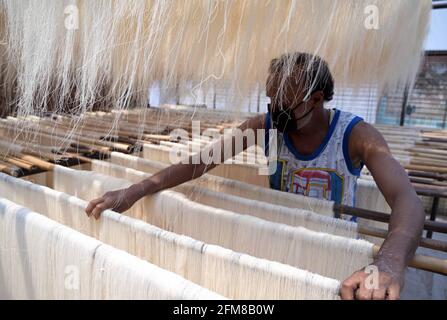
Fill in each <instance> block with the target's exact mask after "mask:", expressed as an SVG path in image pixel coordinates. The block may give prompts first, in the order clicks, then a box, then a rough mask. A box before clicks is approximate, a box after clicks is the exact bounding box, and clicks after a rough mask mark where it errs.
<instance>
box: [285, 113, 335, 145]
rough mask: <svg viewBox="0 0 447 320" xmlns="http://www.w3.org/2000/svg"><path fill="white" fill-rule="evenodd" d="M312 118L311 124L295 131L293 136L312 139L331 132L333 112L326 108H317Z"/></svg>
mask: <svg viewBox="0 0 447 320" xmlns="http://www.w3.org/2000/svg"><path fill="white" fill-rule="evenodd" d="M311 117H312V118H311V119H310V121H309V123H308V124H306V125H305V126H304V127H303V128H301V129H299V130H297V131H295V132H294V133H293V135H297V136H298V137H301V138H303V137H311V136H315V135H316V134H318V133H321V132H324V133H325V134H326V133H327V131H328V130H329V122H330V118H331V112H330V111H329V110H327V109H325V108H324V107H320V108H315V111H314V112H313V114H312V116H311Z"/></svg>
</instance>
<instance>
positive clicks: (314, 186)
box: [288, 168, 344, 203]
mask: <svg viewBox="0 0 447 320" xmlns="http://www.w3.org/2000/svg"><path fill="white" fill-rule="evenodd" d="M288 191H289V192H292V193H295V194H301V195H305V196H307V197H312V198H318V199H326V200H331V201H335V202H336V203H343V192H344V177H343V176H342V175H340V174H338V173H337V171H335V170H334V169H328V168H301V169H298V170H295V171H293V173H292V175H291V181H290V185H289V190H288Z"/></svg>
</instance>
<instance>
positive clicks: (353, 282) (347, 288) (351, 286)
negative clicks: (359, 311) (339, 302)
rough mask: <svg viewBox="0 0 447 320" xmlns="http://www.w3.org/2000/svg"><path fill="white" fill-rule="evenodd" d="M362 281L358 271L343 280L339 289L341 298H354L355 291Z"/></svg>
mask: <svg viewBox="0 0 447 320" xmlns="http://www.w3.org/2000/svg"><path fill="white" fill-rule="evenodd" d="M361 282H362V276H361V274H360V273H359V272H356V273H354V274H353V275H352V276H351V277H349V278H348V279H346V280H345V281H343V283H342V285H341V289H340V296H341V298H342V299H343V300H354V297H355V292H356V291H357V289H358V288H359V286H360V283H361Z"/></svg>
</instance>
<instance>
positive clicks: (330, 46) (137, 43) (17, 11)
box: [0, 0, 431, 121]
mask: <svg viewBox="0 0 447 320" xmlns="http://www.w3.org/2000/svg"><path fill="white" fill-rule="evenodd" d="M0 7H1V10H2V11H3V15H4V18H5V19H4V21H5V37H4V40H3V41H5V42H6V45H5V46H6V55H7V58H6V60H7V64H8V67H7V68H8V70H16V71H17V74H15V73H9V74H8V73H7V74H6V77H4V78H3V82H2V83H1V85H0V87H4V86H6V87H7V88H6V90H7V91H8V92H12V93H14V94H13V95H12V96H7V99H8V100H7V101H6V104H5V105H8V106H9V105H14V106H16V107H17V111H18V114H19V115H26V114H43V113H44V112H46V111H47V110H55V111H57V112H67V111H69V112H70V114H75V113H77V114H79V113H82V112H85V111H86V110H91V109H93V108H95V107H101V108H104V109H112V108H113V109H124V108H129V107H133V106H142V105H145V104H146V103H147V101H148V88H150V87H151V85H153V84H155V83H161V86H162V87H163V89H165V90H166V91H169V90H175V88H177V87H179V90H180V89H181V90H189V91H190V93H191V94H192V95H193V96H197V95H198V94H199V92H204V94H206V93H207V92H208V91H211V90H212V88H214V87H215V86H217V85H221V86H225V89H224V90H225V93H226V99H225V100H226V101H225V104H226V108H227V109H238V108H239V107H240V105H241V103H242V101H244V99H245V98H246V97H247V96H249V95H250V93H252V92H253V91H256V90H258V88H259V87H263V86H264V84H265V80H266V78H267V74H268V68H269V64H270V61H271V60H272V59H273V58H277V57H279V56H280V55H282V54H284V53H290V52H308V53H311V54H316V55H319V56H321V57H323V58H324V59H325V60H327V62H328V64H329V66H330V68H331V70H332V73H333V74H334V77H335V78H336V79H337V83H338V84H339V86H340V87H350V88H354V89H356V88H362V87H364V86H365V84H366V85H372V86H373V87H374V90H376V88H377V90H378V91H379V92H382V91H383V89H384V88H395V87H396V86H398V85H401V84H406V83H409V82H411V81H413V79H414V78H415V75H416V73H417V71H418V65H419V60H420V56H421V54H420V53H421V49H422V46H423V42H424V39H425V35H426V32H427V30H428V22H429V17H430V9H431V1H429V0H424V1H421V0H395V1H388V0H374V1H371V0H358V1H351V0H341V1H333V2H330V3H327V2H324V1H321V2H315V1H313V0H284V1H269V0H262V1H260V0H242V1H232V0H224V1H215V0H212V1H210V0H191V1H188V2H182V1H175V0H168V1H162V0H131V1H125V2H123V1H117V0H112V1H85V0H79V1H74V0H61V1H52V0H43V1H32V0H23V1H19V2H17V1H14V0H2V1H1V2H0ZM377 15H378V16H377ZM266 21H268V22H269V23H266ZM42 34H45V37H44V39H42V41H38V42H36V41H35V39H40V38H41V37H40V36H41V35H42ZM266 44H268V45H266ZM378 53H379V54H378ZM295 58H296V56H294V57H291V59H289V60H290V61H288V63H287V66H286V68H285V69H284V70H283V74H282V79H285V78H286V77H287V76H288V74H289V72H290V71H291V67H292V66H293V64H294V59H295ZM310 63H311V61H306V64H310ZM14 80H16V81H14ZM283 82H284V81H281V88H282V85H283ZM188 88H190V89H188ZM13 89H17V90H13ZM307 89H308V90H310V91H311V90H312V88H307ZM67 109H68V110H67ZM74 121H76V120H74Z"/></svg>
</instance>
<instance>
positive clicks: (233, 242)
mask: <svg viewBox="0 0 447 320" xmlns="http://www.w3.org/2000/svg"><path fill="white" fill-rule="evenodd" d="M112 180H113V183H112ZM73 181H77V182H76V183H73ZM120 183H121V184H122V185H121V188H124V187H127V186H129V185H130V183H129V182H128V181H126V180H120V179H116V178H112V177H110V176H104V175H100V174H96V173H92V172H88V171H84V172H82V171H78V170H71V169H68V168H64V167H56V168H55V170H54V188H55V189H56V190H58V191H62V192H67V193H70V194H74V195H76V196H77V197H79V198H81V199H84V200H91V199H93V198H94V197H98V196H101V195H103V194H104V193H105V192H106V191H111V190H114V189H116V188H113V186H114V185H115V186H116V185H118V184H120ZM127 214H128V215H130V216H132V217H135V218H138V219H142V220H144V221H146V222H148V223H150V224H153V225H156V226H158V227H160V228H162V229H165V230H169V231H172V232H175V233H179V234H184V235H187V236H190V237H192V238H195V239H197V240H201V241H203V242H206V243H210V244H216V245H220V246H223V247H226V248H228V249H231V250H234V251H238V252H243V253H247V254H250V255H253V256H256V257H260V258H264V259H269V260H274V261H279V262H282V263H286V264H290V265H292V266H296V267H298V268H300V269H305V270H309V271H311V272H315V273H318V274H321V275H323V276H326V277H330V278H334V279H337V280H344V279H345V278H346V277H348V276H349V275H351V274H352V272H354V271H357V270H358V269H360V268H362V267H364V266H365V265H367V264H369V263H371V262H372V258H373V244H371V243H368V242H366V241H362V240H354V239H349V238H343V237H339V236H333V235H329V234H326V233H318V232H314V231H310V230H307V229H305V228H302V227H291V226H287V225H283V224H278V223H274V222H271V221H266V220H262V219H259V218H255V217H252V216H247V215H240V214H236V213H233V212H231V211H225V210H221V209H215V208H211V207H208V206H204V205H202V204H198V203H194V202H192V201H190V200H189V199H187V198H186V197H185V196H184V195H182V194H179V193H177V192H174V191H162V192H160V193H158V194H156V195H154V196H152V197H146V198H143V199H142V200H140V201H139V202H137V203H136V204H135V205H134V206H133V207H132V208H131V209H130V210H129V211H128V212H127ZM286 244H287V245H286ZM315 252H318V255H315Z"/></svg>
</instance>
